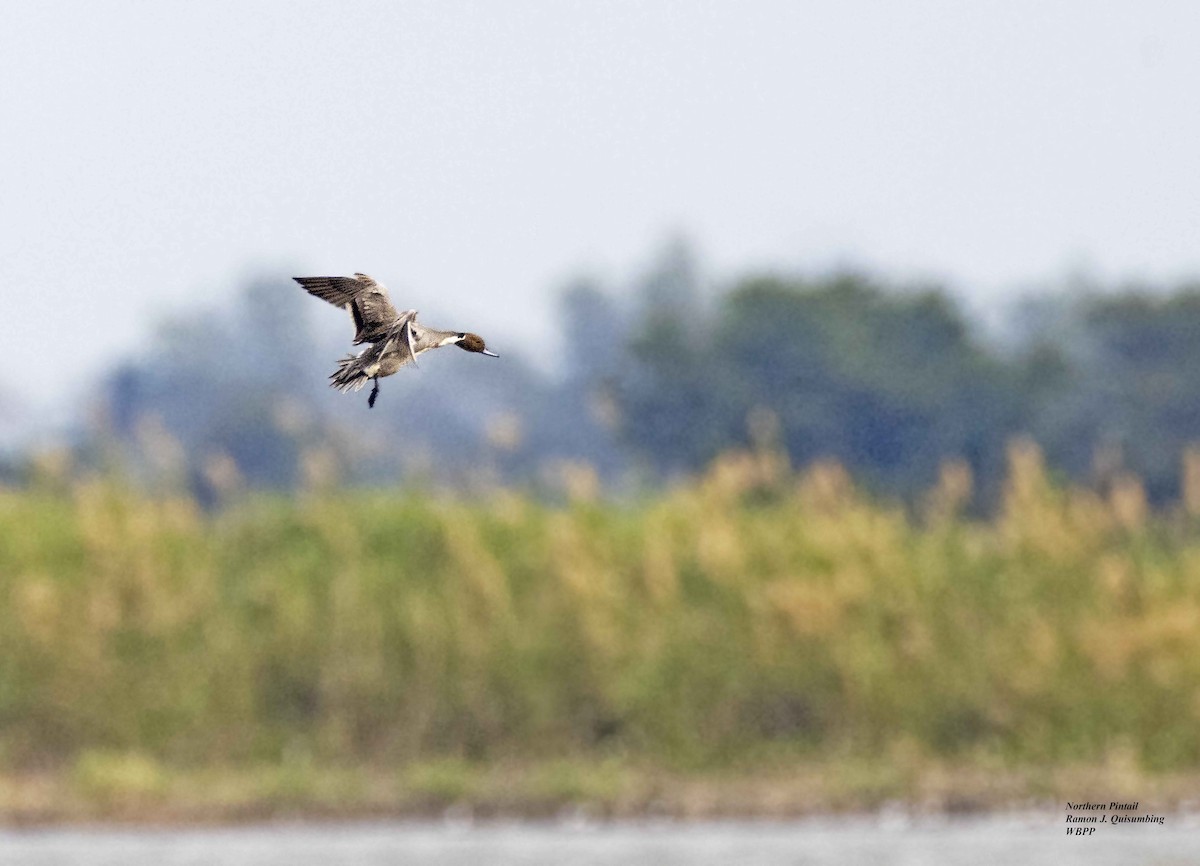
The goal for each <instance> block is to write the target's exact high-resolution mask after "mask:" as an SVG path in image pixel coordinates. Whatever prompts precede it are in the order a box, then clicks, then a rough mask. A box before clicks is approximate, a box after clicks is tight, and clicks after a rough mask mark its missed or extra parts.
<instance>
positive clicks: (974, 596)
mask: <svg viewBox="0 0 1200 866" xmlns="http://www.w3.org/2000/svg"><path fill="white" fill-rule="evenodd" d="M969 483H970V482H969V478H968V477H967V476H966V474H965V472H964V471H963V470H962V469H960V468H955V467H948V468H947V470H946V472H945V473H944V475H943V478H942V481H941V483H940V484H939V485H938V487H937V488H935V489H934V490H932V491H931V492H930V494H929V496H928V497H927V498H926V500H925V502H924V504H923V506H922V508H921V509H919V513H913V512H911V511H906V510H904V509H902V508H900V507H896V506H890V505H886V504H880V503H877V502H873V501H871V500H870V499H869V498H867V497H864V496H862V495H861V494H859V493H858V492H857V491H856V490H855V488H854V487H853V485H852V484H851V482H850V481H849V480H848V479H847V478H846V477H845V475H844V474H843V473H841V472H840V470H838V469H837V468H836V467H830V466H826V467H817V468H814V469H812V470H809V471H807V472H805V473H802V474H800V475H794V474H792V473H791V472H789V471H788V470H787V468H786V467H785V466H783V465H782V464H781V462H780V460H779V459H778V458H777V457H775V456H773V455H771V454H765V453H764V454H757V455H730V456H729V457H727V458H725V459H723V460H722V461H719V462H718V463H717V464H715V465H714V466H713V467H712V468H711V470H710V471H709V472H708V474H707V475H706V476H705V477H703V478H701V479H698V480H696V481H695V482H694V483H691V484H689V485H687V486H684V487H680V488H678V489H675V490H673V491H671V492H668V493H664V494H661V495H659V496H657V497H655V498H652V499H649V500H647V501H644V502H642V503H639V504H636V505H630V504H622V505H616V504H603V503H598V502H589V501H576V502H574V503H572V504H570V505H569V506H565V507H560V508H554V507H549V506H546V505H542V504H538V503H537V502H535V501H534V500H532V499H529V498H525V497H521V496H519V495H516V494H513V493H506V492H496V493H494V494H491V495H489V496H487V497H484V498H482V499H477V500H473V501H465V500H455V499H446V498H440V497H435V496H430V495H426V494H404V493H400V492H377V493H369V492H361V491H353V492H352V491H345V492H325V493H320V494H316V493H314V494H311V495H307V496H302V497H298V498H295V499H284V498H248V499H245V500H244V501H240V502H236V503H233V504H231V505H230V506H229V507H227V508H225V509H223V510H221V511H220V512H219V513H217V514H215V515H212V514H206V513H204V512H203V511H202V510H201V509H200V508H198V507H197V505H196V504H195V503H193V502H192V501H190V500H189V499H187V498H184V497H180V496H174V495H157V496H150V495H145V494H142V493H137V492H135V491H134V490H132V489H131V488H129V487H127V486H124V485H122V484H120V483H118V482H114V481H111V480H99V479H97V480H91V481H79V482H65V481H63V482H51V481H47V482H45V483H42V484H40V485H37V486H35V487H33V488H30V489H23V490H11V491H5V492H0V772H3V774H4V778H5V779H6V780H8V781H6V782H5V783H4V784H5V785H6V786H7V787H5V788H4V790H6V791H8V790H9V789H10V788H12V787H13V786H15V785H17V784H18V780H25V781H24V782H22V783H21V784H23V785H25V786H27V788H28V790H30V791H33V790H40V789H44V790H53V791H57V792H58V796H59V801H60V802H68V801H69V802H78V803H80V804H84V805H81V806H80V807H79V808H80V809H82V810H83V811H84V812H85V813H86V811H87V809H86V804H87V803H93V804H100V805H98V806H96V808H101V807H102V805H103V803H104V802H105V798H106V797H109V798H110V799H111V796H112V795H111V791H110V793H109V794H106V793H105V791H106V790H109V789H111V790H115V791H118V792H119V791H121V790H124V788H126V787H129V788H131V789H132V790H134V791H135V793H136V792H137V791H138V790H141V788H144V789H145V791H143V793H142V794H139V795H138V796H141V797H143V799H145V798H147V797H149V798H150V799H154V797H155V796H157V795H156V794H155V792H158V794H160V795H161V796H162V798H164V802H166V801H169V800H170V796H169V793H170V791H178V790H182V788H176V787H173V786H177V785H182V786H184V787H186V788H188V789H194V790H198V789H200V788H204V787H205V786H208V787H209V788H210V789H212V790H219V789H220V787H221V785H222V784H226V783H219V782H218V781H216V777H215V776H213V775H212V774H213V773H217V774H218V775H219V774H222V773H223V774H224V778H226V779H227V780H228V779H235V780H236V779H240V780H242V781H241V782H240V783H238V784H239V788H238V789H239V790H242V791H243V792H246V791H250V792H253V791H255V790H260V789H262V786H266V787H265V789H264V790H266V791H267V794H264V795H263V796H261V797H258V798H257V799H255V798H251V799H253V800H254V801H255V802H271V801H272V797H273V796H274V795H270V792H271V791H274V790H276V789H275V788H274V787H272V786H279V785H283V786H284V787H285V788H286V785H287V784H289V783H288V782H287V780H288V779H291V780H292V781H293V783H294V784H295V785H296V790H297V791H298V792H299V793H297V794H296V795H295V796H296V798H298V800H297V801H301V800H305V799H306V798H307V801H308V802H310V803H311V804H314V805H316V806H319V805H320V804H321V803H322V802H324V801H325V800H328V801H329V802H331V803H332V802H340V803H343V804H346V803H355V802H357V803H361V804H363V809H364V810H367V811H370V809H371V808H376V807H377V808H381V809H382V808H403V807H405V806H404V804H409V805H410V806H411V805H413V804H417V805H419V804H420V803H421V802H423V801H422V800H421V797H422V796H425V795H424V794H422V793H421V791H422V788H421V785H422V784H426V785H427V786H428V785H432V786H433V787H435V788H436V786H437V785H438V784H445V785H447V786H450V787H451V788H453V786H454V785H456V784H462V785H466V786H467V787H466V788H465V789H464V790H463V791H461V792H460V795H459V796H458V797H457V799H461V800H465V801H470V802H478V803H487V802H495V801H497V797H498V795H496V794H495V793H494V791H497V790H500V789H501V788H503V787H504V786H508V787H509V788H511V789H512V790H514V791H517V792H518V795H517V801H519V802H523V803H537V802H543V801H544V802H570V801H571V800H572V797H570V796H566V795H564V794H563V792H562V791H561V790H560V791H559V792H558V794H557V795H556V796H553V797H551V796H543V795H542V794H538V793H537V792H538V791H542V790H543V789H547V788H548V789H551V790H556V789H555V785H554V784H549V783H547V782H545V778H548V777H544V776H543V775H539V774H544V773H549V774H550V777H553V774H554V773H555V772H560V774H562V775H563V778H565V779H567V780H568V781H562V779H560V780H559V783H557V784H559V787H565V788H566V789H568V790H567V794H569V793H570V791H569V789H570V785H571V784H576V783H570V782H569V779H570V778H578V780H579V781H578V783H577V784H578V785H580V786H583V788H581V792H582V793H579V797H580V798H583V799H585V800H588V801H589V802H590V801H595V802H598V803H626V804H628V803H637V802H643V801H644V802H652V801H653V800H654V797H653V796H644V793H645V790H646V789H647V786H649V787H650V789H653V786H654V784H658V783H657V782H653V780H656V779H658V780H661V779H669V780H674V781H672V783H671V785H670V786H666V787H672V786H673V787H674V788H676V789H679V790H682V789H684V788H686V787H687V785H689V784H695V785H701V786H702V785H705V784H709V783H711V782H712V780H714V779H717V780H720V779H723V778H727V779H729V780H734V779H749V778H762V779H784V780H786V779H788V778H793V779H794V778H799V775H798V774H803V773H815V774H816V776H819V777H821V778H822V779H825V781H823V782H822V783H821V784H820V785H815V786H812V785H810V786H809V788H810V789H811V790H817V791H818V792H826V793H825V794H823V795H822V796H824V797H825V798H826V799H827V800H829V802H830V803H831V804H836V803H837V802H840V801H839V800H838V796H839V795H836V793H835V792H836V791H838V790H845V789H851V790H858V788H862V789H863V790H864V791H868V792H869V791H871V790H876V789H879V790H883V791H885V792H892V793H895V794H896V795H897V796H900V797H901V798H912V797H919V796H921V795H920V791H921V790H924V788H923V787H922V786H927V785H928V784H931V783H929V782H928V781H927V780H928V779H931V778H933V779H937V778H941V777H942V776H943V775H945V774H947V773H950V774H952V775H957V777H958V778H960V779H970V778H974V777H981V778H991V779H994V780H1002V779H1006V778H1007V779H1016V780H1018V781H1017V782H1012V783H1011V790H1012V791H1013V792H1016V791H1018V790H1020V791H1021V792H1024V793H1022V794H1021V796H1026V795H1036V794H1037V792H1038V791H1039V790H1044V791H1047V792H1049V791H1051V789H1053V788H1054V785H1055V784H1057V783H1056V782H1054V779H1059V780H1060V781H1061V778H1062V777H1061V776H1056V775H1055V774H1056V773H1061V772H1063V771H1065V770H1064V768H1067V769H1069V768H1071V767H1095V768H1104V767H1109V768H1112V767H1118V768H1125V769H1121V770H1120V773H1119V775H1120V774H1123V775H1124V776H1125V777H1128V775H1129V774H1130V773H1136V774H1138V777H1139V778H1155V777H1162V778H1165V777H1164V776H1163V775H1162V774H1164V773H1166V772H1168V771H1172V772H1184V773H1187V772H1190V771H1193V770H1196V769H1198V768H1200V724H1197V721H1198V719H1200V526H1198V525H1197V523H1196V522H1195V521H1194V520H1193V518H1192V517H1191V516H1189V515H1188V514H1187V513H1186V512H1185V510H1181V511H1180V513H1177V514H1171V515H1163V516H1159V517H1153V516H1150V515H1148V514H1147V511H1146V507H1145V500H1144V497H1143V496H1142V495H1141V489H1140V486H1139V485H1138V483H1137V482H1136V480H1135V479H1130V478H1119V479H1117V480H1116V481H1115V482H1114V483H1113V484H1112V485H1111V489H1110V490H1108V491H1107V492H1106V493H1104V494H1103V495H1101V494H1099V493H1096V492H1091V491H1081V490H1067V489H1062V488H1059V487H1056V486H1054V485H1053V484H1051V483H1050V481H1048V479H1047V478H1046V475H1045V473H1044V472H1043V471H1042V468H1041V463H1040V460H1039V457H1038V454H1037V452H1036V450H1035V449H1033V448H1031V447H1029V446H1018V447H1016V448H1014V451H1013V458H1012V466H1011V471H1010V478H1009V482H1008V489H1007V493H1006V496H1005V500H1004V503H1003V506H1002V508H1001V509H1000V511H999V513H997V514H996V515H995V516H994V517H993V518H990V519H988V520H986V521H979V520H970V519H966V518H964V517H962V516H961V515H960V514H959V507H960V505H961V504H962V502H963V501H964V500H965V497H966V496H967V494H968V492H969ZM347 767H350V768H367V769H365V770H345V769H336V768H347ZM213 768H226V769H223V770H219V771H218V770H214V769H213ZM305 768H307V769H305ZM313 768H323V769H321V770H320V771H319V772H317V771H315V770H314V769H313ZM422 768H425V769H422ZM429 768H434V769H432V770H430V769H429ZM455 768H457V770H456V769H455ZM464 768H466V769H464ZM504 768H510V771H506V770H505V769H504ZM545 768H550V769H549V770H547V769H545ZM554 768H558V769H557V770H555V769H554ZM564 768H567V769H564ZM570 768H575V769H574V770H572V769H570ZM580 768H582V769H580ZM605 768H607V769H605ZM789 768H791V769H789ZM803 768H809V769H807V770H805V769H803ZM814 768H815V769H814ZM856 768H859V769H856ZM861 768H872V769H870V770H869V771H864V770H862V769H861ZM896 768H899V769H896ZM948 768H953V769H952V770H951V769H948ZM423 772H424V773H432V775H431V776H428V777H421V776H420V774H421V773H423ZM456 772H457V774H458V776H457V777H456V776H455V773H456ZM1081 772H1090V771H1081ZM1097 772H1099V771H1097ZM305 773H307V774H309V776H308V778H310V782H307V783H303V784H302V783H300V782H296V780H297V779H300V780H303V779H304V778H306V777H305V775H304V774H305ZM439 773H441V774H442V775H441V776H439V775H438V774H439ZM605 773H607V774H608V775H607V776H606V775H605ZM289 774H291V775H289ZM412 774H416V775H412ZM789 774H790V775H789ZM855 774H858V775H857V776H856V775H855ZM889 774H890V775H889ZM459 777H461V778H459ZM468 777H469V778H470V779H474V780H475V781H471V782H464V781H462V780H463V779H466V778H468ZM843 777H844V778H843ZM421 778H425V782H423V783H422V782H420V779H421ZM456 778H459V780H458V781H455V779H456ZM855 778H860V779H863V780H865V781H862V782H861V784H858V783H856V782H854V779H855ZM113 779H115V780H116V781H115V782H114V781H113ZM253 779H260V780H261V781H260V782H257V783H255V782H253V781H252V780H253ZM314 779H315V780H316V781H312V780H314ZM339 779H341V780H343V782H344V787H345V790H344V791H343V793H342V794H340V795H335V794H329V793H328V791H327V789H326V788H325V787H324V786H326V785H327V784H329V785H332V786H333V790H335V791H336V790H341V789H340V788H339V787H338V786H339V785H342V784H343V782H337V781H336V780H339ZM354 779H358V780H360V781H359V782H357V783H355V782H353V780H354ZM414 779H417V780H418V781H417V782H414V781H413V780H414ZM430 779H432V780H433V781H430ZM439 779H441V781H440V782H439V781H438V780H439ZM488 779H492V780H494V781H493V782H487V781H486V780H488ZM504 779H508V781H507V782H506V781H504ZM515 779H526V782H518V781H513V780H515ZM528 779H535V780H536V779H542V781H541V782H528ZM606 779H607V780H608V781H607V782H606V781H605V780H606ZM614 779H615V780H616V781H613V780H614ZM881 779H882V780H883V781H880V780H881ZM889 779H890V780H891V781H888V780H889ZM39 780H40V781H39ZM97 780H99V781H97ZM105 780H107V781H105ZM139 780H140V781H139ZM205 780H208V781H205ZM272 780H274V781H272ZM280 780H283V781H280ZM346 780H349V781H346ZM381 780H382V781H381ZM397 780H400V781H397ZM447 780H448V781H447ZM479 780H483V781H479ZM647 780H650V781H647ZM687 780H692V781H691V782H688V781H687ZM847 780H849V781H847ZM922 780H925V781H922ZM1039 780H1041V781H1039ZM228 784H233V783H228ZM356 784H357V785H358V788H355V785H356ZM606 784H607V785H610V786H611V790H607V789H606V790H607V793H605V791H600V792H598V793H597V791H594V790H592V789H589V788H587V786H588V785H599V786H601V787H603V786H604V785H606ZM729 784H730V785H734V784H735V783H734V782H733V781H730V782H729ZM738 784H740V783H738ZM788 784H791V783H790V782H788ZM997 784H999V785H1000V787H1001V788H1004V785H1006V784H1009V783H1001V782H997ZM39 785H40V786H41V788H40V789H39V788H38V787H37V786H39ZM256 785H258V787H256ZM489 785H492V786H493V787H488V786H489ZM539 785H542V786H543V787H542V788H539V787H538V786H539ZM139 786H140V787H139ZM197 786H199V788H197ZM522 786H524V787H522ZM839 786H840V787H839ZM856 786H857V787H856ZM1039 786H1040V787H1039ZM718 787H720V786H718ZM950 787H954V786H953V785H951V786H950ZM967 787H968V788H969V787H970V786H969V785H968V786H967ZM356 790H357V791H359V793H358V794H355V793H354V791H356ZM322 791H324V792H325V793H320V792H322ZM364 791H365V792H367V793H365V794H364V793H362V792H364ZM381 791H382V792H383V793H380V792H381ZM413 791H416V792H417V793H416V794H412V792H413ZM489 791H492V792H493V793H487V792H489ZM630 791H632V792H633V793H629V792H630ZM306 792H307V793H306ZM371 792H374V793H371ZM406 792H407V793H406ZM481 792H483V793H481ZM522 792H523V793H522ZM530 792H532V793H530ZM614 792H615V793H614ZM622 792H623V793H622ZM637 792H642V793H641V794H639V793H637ZM860 794H861V791H860ZM268 795H269V796H268ZM14 796H15V795H14ZM121 796H124V795H121ZM214 796H216V795H215V794H214ZM1014 796H1016V794H1015V793H1014ZM539 798H540V799H539ZM176 799H177V800H178V799H179V798H178V797H177V798H176ZM235 799H236V798H235ZM285 799H286V798H285ZM455 799H456V798H455V797H449V798H447V797H442V798H441V799H440V800H439V799H437V798H433V800H432V801H431V802H438V803H441V802H443V801H447V802H453V801H455ZM751 799H753V798H751ZM785 799H786V798H785ZM858 799H859V800H861V801H862V802H864V803H869V801H870V800H871V797H870V796H865V795H863V796H859V797H858ZM202 800H203V796H201V797H200V801H202ZM6 802H7V801H6ZM118 802H119V797H118ZM180 802H182V800H180ZM372 804H374V806H372ZM389 804H390V805H389ZM0 808H7V807H4V806H0ZM613 808H614V809H615V808H616V807H615V806H614V807H613ZM622 808H623V807H622ZM217 811H220V810H219V809H218V810H217ZM680 811H684V812H686V811H688V810H687V809H686V808H684V807H682V806H681V807H680Z"/></svg>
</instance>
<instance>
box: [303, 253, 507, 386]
mask: <svg viewBox="0 0 1200 866" xmlns="http://www.w3.org/2000/svg"><path fill="white" fill-rule="evenodd" d="M292 279H294V280H295V281H296V282H298V283H299V284H300V285H302V286H303V287H304V290H305V291H306V292H308V293H309V294H310V295H314V296H315V297H318V298H320V299H321V300H323V301H328V302H329V303H331V304H333V305H334V306H335V307H345V308H346V309H347V310H349V311H350V316H351V318H353V319H354V345H356V346H360V345H362V344H364V343H367V344H369V345H367V347H366V348H365V349H363V350H362V351H361V352H359V353H358V354H357V355H347V356H346V357H345V358H342V359H341V360H340V361H338V368H337V370H335V371H334V372H333V374H332V375H331V376H330V377H329V378H330V379H332V380H333V381H332V382H331V383H330V384H331V386H332V387H334V388H337V389H338V390H339V391H341V392H342V393H345V392H347V391H358V390H360V389H361V388H362V387H363V386H364V385H365V384H367V382H372V383H373V387H372V388H371V395H370V396H369V397H367V406H369V407H372V408H374V406H375V398H376V397H378V396H379V377H380V376H390V375H392V374H393V373H395V372H396V371H397V370H399V369H400V368H401V367H403V366H404V365H405V364H408V363H411V364H412V365H413V366H414V367H415V366H416V365H417V355H419V354H421V353H422V352H428V351H429V350H430V349H438V348H441V347H442V346H458V347H459V348H460V349H465V350H466V351H468V352H478V353H480V354H481V355H487V356H488V357H490V358H498V357H499V355H497V354H496V353H495V352H490V351H488V349H487V346H485V345H484V342H483V337H481V336H479V335H478V334H472V333H470V332H466V331H438V330H435V329H433V328H427V327H425V326H424V325H422V324H421V323H420V322H418V321H417V311H416V310H406V311H405V312H403V313H399V312H396V308H395V307H393V306H392V302H391V300H390V299H389V298H388V293H387V289H386V288H384V286H383V283H379V282H376V281H375V280H373V279H371V278H370V277H368V276H367V275H366V274H355V275H354V276H352V277H292Z"/></svg>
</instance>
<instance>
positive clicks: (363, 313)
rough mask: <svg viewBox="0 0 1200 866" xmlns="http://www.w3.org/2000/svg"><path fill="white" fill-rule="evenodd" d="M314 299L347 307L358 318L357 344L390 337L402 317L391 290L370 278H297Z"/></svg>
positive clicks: (355, 319)
mask: <svg viewBox="0 0 1200 866" xmlns="http://www.w3.org/2000/svg"><path fill="white" fill-rule="evenodd" d="M292 279H294V280H295V281H296V282H298V283H299V284H300V285H302V286H303V287H304V290H305V291H306V292H308V293H309V294H310V295H313V296H314V297H317V298H320V299H321V300H323V301H328V302H329V303H331V304H333V305H334V306H335V307H345V308H346V309H348V310H349V311H350V315H351V316H352V317H353V318H354V342H355V343H373V342H376V341H378V340H381V339H384V338H386V337H387V335H388V332H389V331H390V330H391V329H392V328H393V327H394V326H395V325H396V320H397V319H398V318H400V314H399V313H397V312H396V308H395V307H393V306H392V302H391V299H390V298H388V292H387V288H386V287H384V285H383V283H379V282H376V281H375V280H373V279H371V277H368V276H367V275H366V274H355V275H354V276H352V277H293V278H292Z"/></svg>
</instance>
